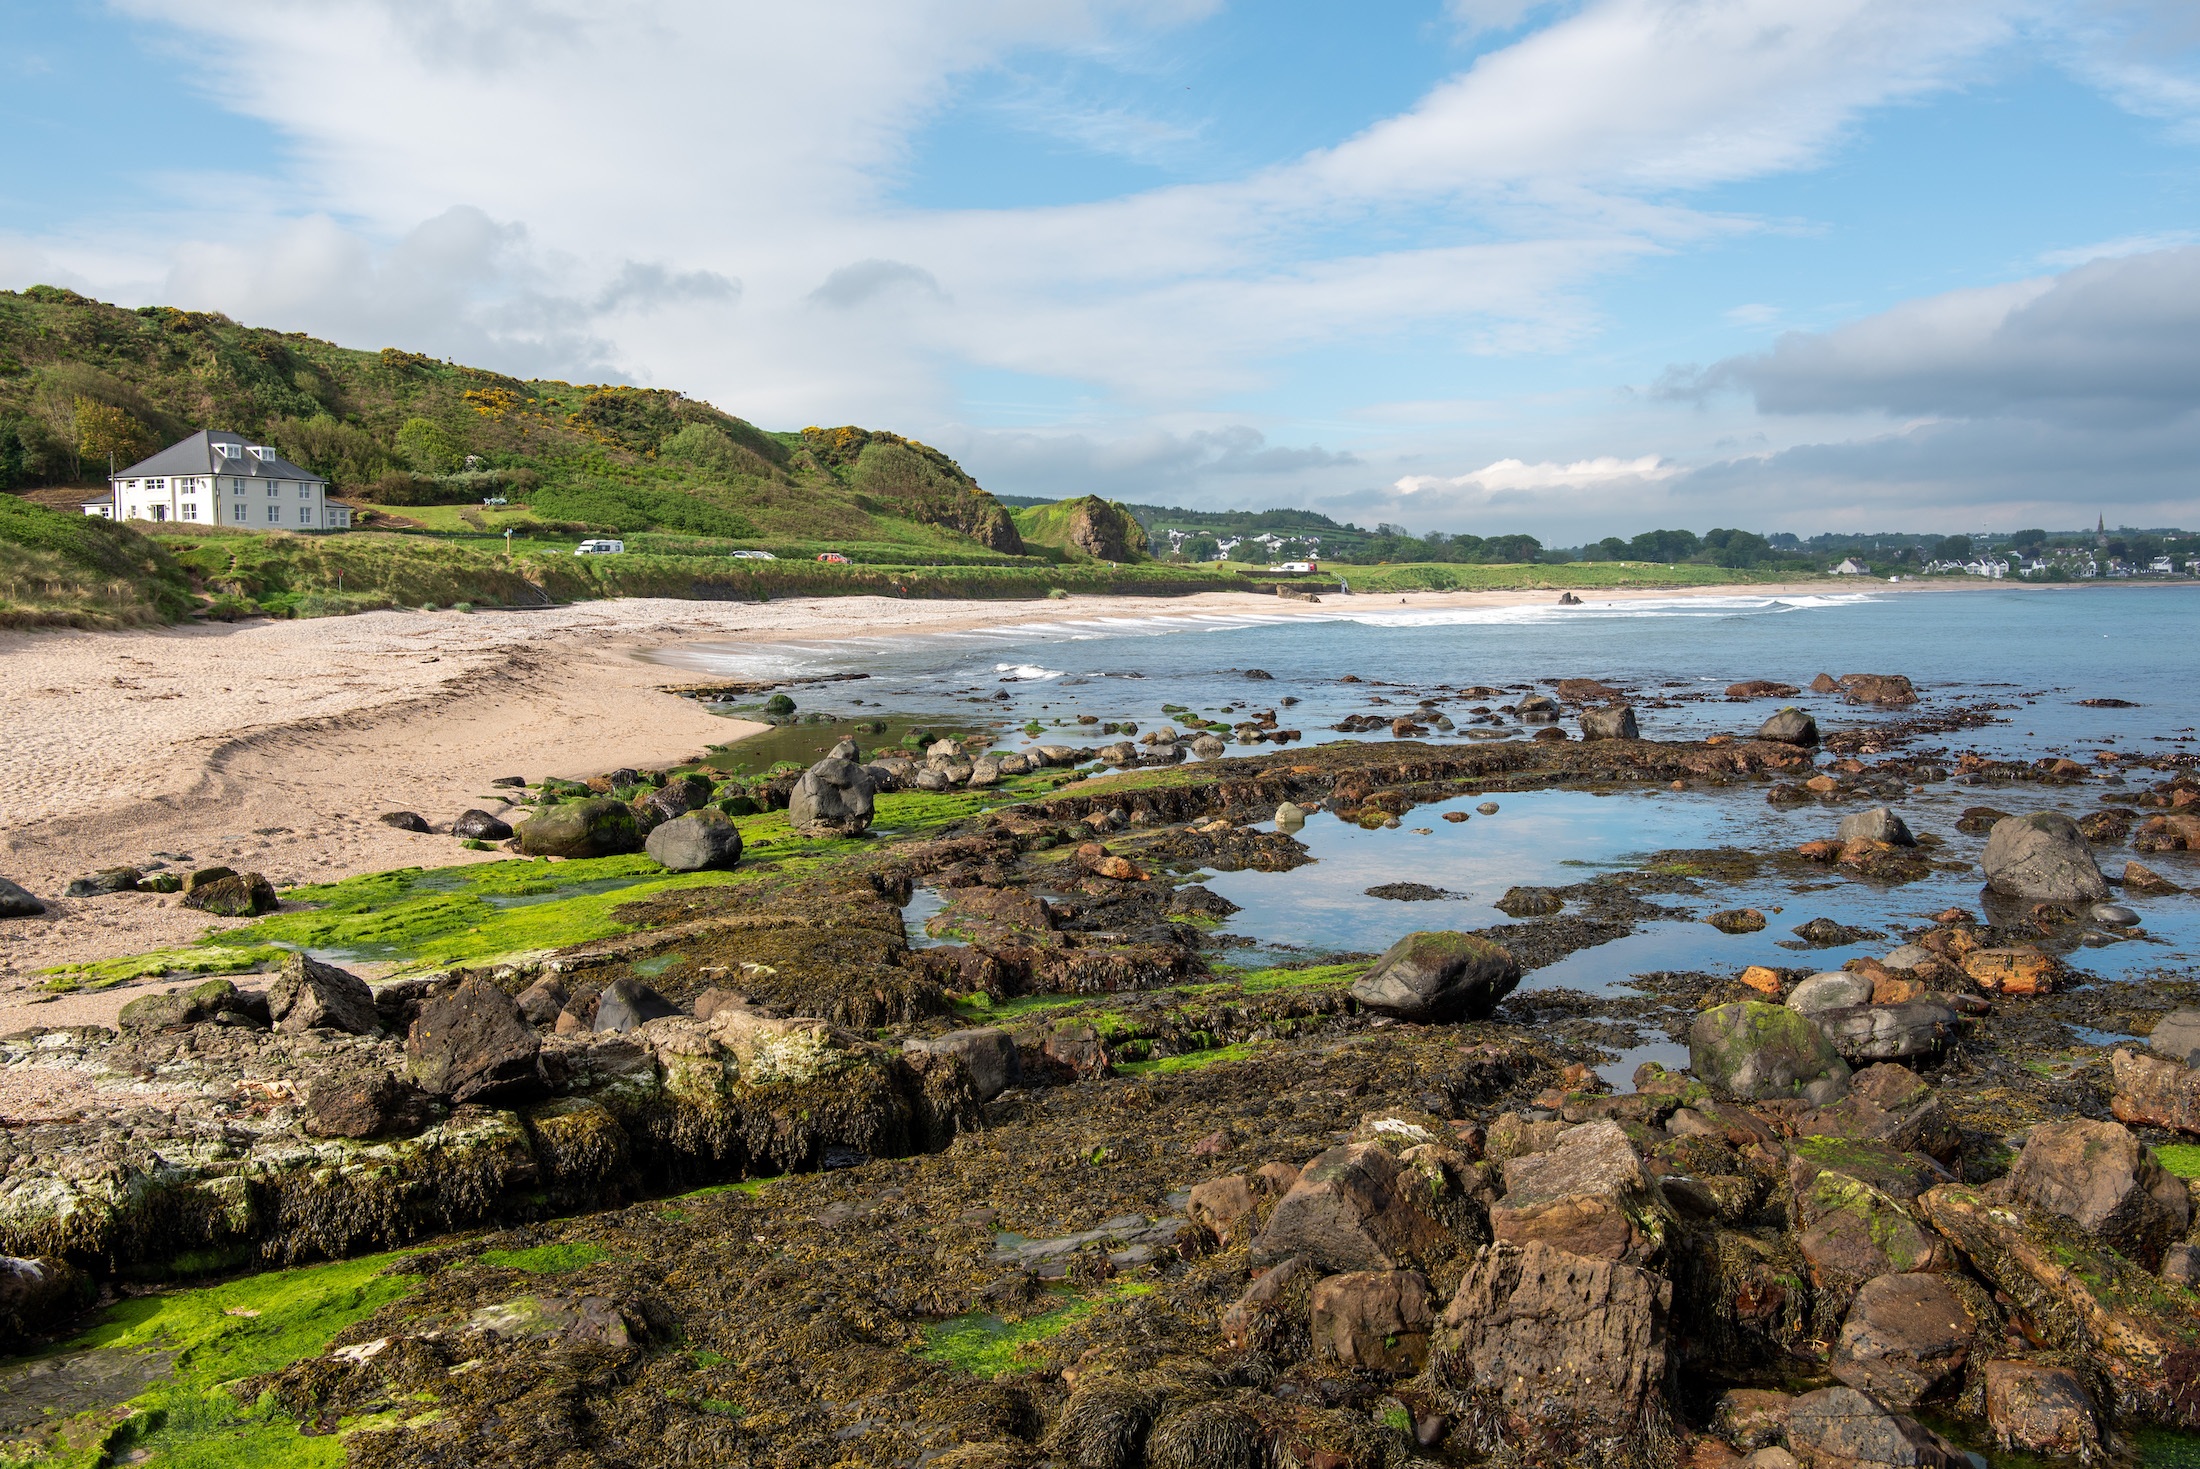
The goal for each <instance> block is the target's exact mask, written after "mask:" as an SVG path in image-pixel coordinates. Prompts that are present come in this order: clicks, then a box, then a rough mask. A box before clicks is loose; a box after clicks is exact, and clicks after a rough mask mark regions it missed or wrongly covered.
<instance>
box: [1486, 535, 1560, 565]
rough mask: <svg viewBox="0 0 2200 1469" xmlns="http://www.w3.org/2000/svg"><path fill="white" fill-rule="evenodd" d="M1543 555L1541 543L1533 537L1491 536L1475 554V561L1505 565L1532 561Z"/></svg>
mask: <svg viewBox="0 0 2200 1469" xmlns="http://www.w3.org/2000/svg"><path fill="white" fill-rule="evenodd" d="M1542 554H1543V543H1542V542H1541V541H1539V540H1537V539H1536V538H1535V537H1534V536H1491V537H1490V538H1489V539H1488V540H1486V541H1484V542H1483V543H1482V545H1481V547H1480V549H1479V550H1478V551H1477V552H1476V554H1475V558H1474V559H1475V560H1477V561H1497V562H1504V563H1507V564H1511V563H1517V562H1527V561H1533V560H1535V559H1536V558H1537V557H1539V556H1541V555H1542Z"/></svg>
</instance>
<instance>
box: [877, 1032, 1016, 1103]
mask: <svg viewBox="0 0 2200 1469" xmlns="http://www.w3.org/2000/svg"><path fill="white" fill-rule="evenodd" d="M902 1049H904V1050H905V1051H915V1052H919V1053H922V1054H924V1055H928V1056H952V1057H954V1058H955V1059H956V1060H958V1061H960V1062H962V1064H963V1066H964V1067H965V1069H967V1070H968V1071H969V1072H970V1082H971V1085H972V1086H974V1087H975V1088H976V1089H977V1093H978V1100H979V1101H981V1102H990V1101H992V1100H993V1099H994V1098H995V1097H997V1096H999V1095H1000V1094H1001V1093H1002V1092H1005V1091H1007V1090H1008V1089H1009V1088H1010V1087H1012V1086H1018V1085H1021V1084H1022V1082H1023V1079H1024V1077H1023V1066H1022V1064H1021V1062H1020V1060H1019V1058H1018V1057H1017V1054H1016V1042H1015V1040H1014V1038H1013V1037H1011V1036H1010V1035H1009V1033H1008V1032H1007V1031H1005V1030H1002V1029H1001V1028H1000V1027H998V1026H993V1025H985V1026H979V1027H977V1028H976V1029H973V1030H953V1031H949V1032H948V1033H947V1034H946V1035H943V1036H936V1037H934V1038H933V1039H931V1040H910V1041H904V1042H903V1043H902Z"/></svg>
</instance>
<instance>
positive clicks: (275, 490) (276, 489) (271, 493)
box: [267, 481, 282, 499]
mask: <svg viewBox="0 0 2200 1469" xmlns="http://www.w3.org/2000/svg"><path fill="white" fill-rule="evenodd" d="M281 491H282V486H281V485H278V484H275V483H273V482H272V481H270V482H269V484H268V487H267V493H268V498H270V499H273V498H274V497H275V496H276V495H277V494H279V493H281Z"/></svg>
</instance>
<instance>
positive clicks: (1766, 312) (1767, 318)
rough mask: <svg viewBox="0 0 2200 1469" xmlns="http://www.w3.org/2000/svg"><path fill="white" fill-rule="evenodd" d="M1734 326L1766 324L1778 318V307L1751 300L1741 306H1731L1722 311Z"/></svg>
mask: <svg viewBox="0 0 2200 1469" xmlns="http://www.w3.org/2000/svg"><path fill="white" fill-rule="evenodd" d="M1724 314H1725V316H1726V319H1727V320H1728V321H1730V322H1732V323H1733V324H1734V325H1736V326H1768V325H1770V324H1771V323H1773V322H1775V321H1778V320H1779V319H1780V308H1779V307H1777V306H1767V305H1765V304H1764V303H1763V302H1761V301H1753V302H1750V303H1749V304H1747V305H1743V306H1732V307H1729V308H1727V310H1726V312H1725V313H1724Z"/></svg>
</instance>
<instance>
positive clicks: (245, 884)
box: [183, 872, 278, 918]
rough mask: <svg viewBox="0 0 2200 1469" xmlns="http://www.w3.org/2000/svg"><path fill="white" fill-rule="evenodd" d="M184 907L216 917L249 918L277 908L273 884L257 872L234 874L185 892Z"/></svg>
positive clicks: (200, 884)
mask: <svg viewBox="0 0 2200 1469" xmlns="http://www.w3.org/2000/svg"><path fill="white" fill-rule="evenodd" d="M183 906H184V907H186V908H196V909H198V910H199V911H200V912H201V913H211V914H213V915H214V916H216V917H217V918H251V917H253V916H255V915H257V914H261V913H272V912H274V911H275V909H276V907H277V906H278V904H277V902H276V898H275V885H274V884H273V883H271V882H269V881H268V880H267V879H266V878H264V877H262V876H260V874H259V873H257V872H237V873H232V874H231V875H229V876H228V877H217V878H215V879H214V880H213V881H211V882H202V883H198V884H196V885H194V886H192V887H190V888H188V889H186V890H185V891H184V894H183Z"/></svg>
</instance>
